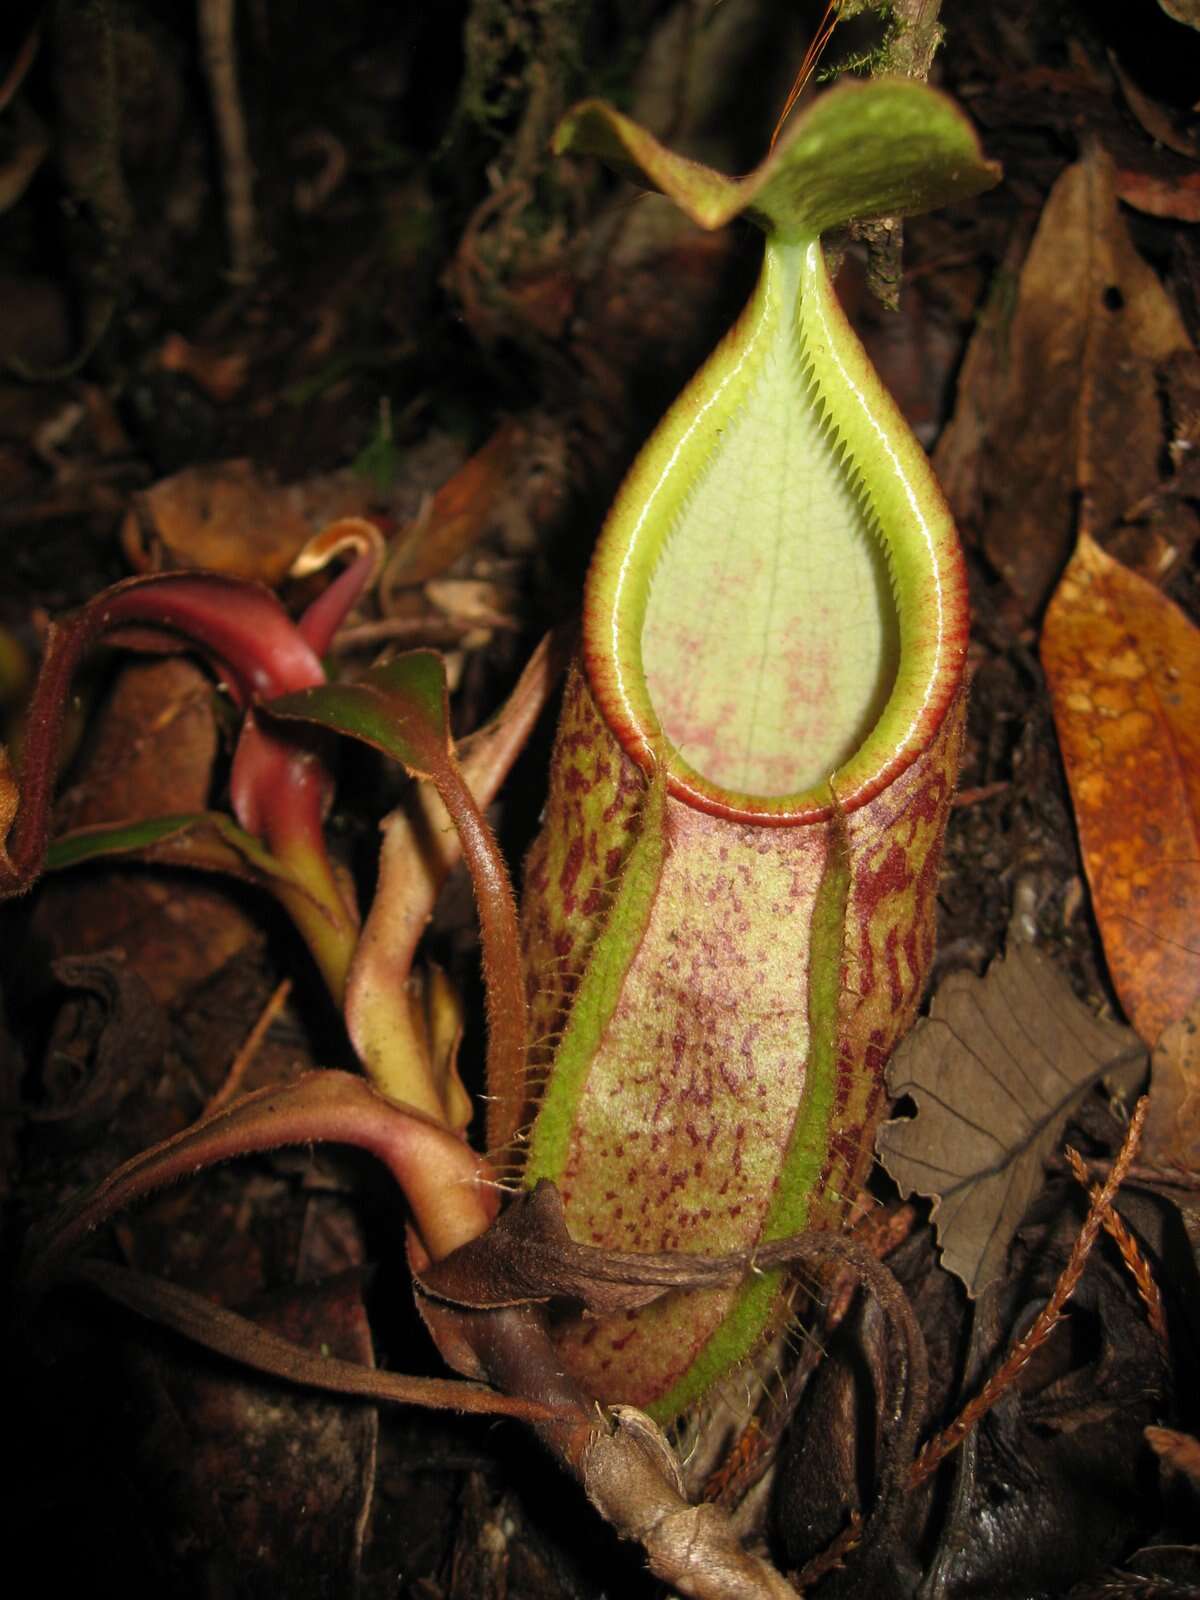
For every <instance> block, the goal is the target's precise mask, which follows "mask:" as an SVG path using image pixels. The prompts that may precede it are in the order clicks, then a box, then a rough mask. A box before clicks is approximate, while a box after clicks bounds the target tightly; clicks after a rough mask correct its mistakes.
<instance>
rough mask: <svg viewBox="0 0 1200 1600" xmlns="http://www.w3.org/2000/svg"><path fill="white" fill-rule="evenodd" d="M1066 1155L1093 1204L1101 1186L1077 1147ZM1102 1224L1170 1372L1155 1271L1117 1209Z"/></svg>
mask: <svg viewBox="0 0 1200 1600" xmlns="http://www.w3.org/2000/svg"><path fill="white" fill-rule="evenodd" d="M1066 1154H1067V1160H1068V1161H1069V1162H1070V1164H1071V1171H1072V1172H1073V1173H1074V1174H1075V1177H1076V1178H1077V1179H1078V1181H1079V1183H1080V1184H1081V1185H1082V1186H1083V1188H1085V1189H1086V1190H1087V1192H1088V1197H1089V1199H1090V1200H1091V1202H1092V1204H1093V1205H1095V1204H1096V1203H1097V1201H1098V1199H1099V1197H1100V1194H1101V1189H1100V1185H1099V1184H1098V1183H1090V1182H1089V1180H1088V1170H1087V1164H1086V1163H1085V1161H1084V1159H1083V1157H1082V1156H1081V1155H1080V1154H1079V1152H1078V1150H1072V1149H1071V1147H1070V1145H1068V1146H1067V1152H1066ZM1103 1223H1104V1230H1105V1232H1106V1233H1107V1234H1108V1235H1109V1237H1110V1238H1111V1239H1112V1241H1113V1243H1114V1244H1115V1245H1116V1247H1117V1249H1118V1250H1119V1251H1120V1252H1121V1260H1122V1261H1123V1262H1124V1263H1125V1265H1126V1266H1127V1267H1128V1268H1129V1271H1130V1274H1131V1276H1132V1278H1133V1281H1134V1283H1135V1284H1136V1285H1137V1292H1138V1295H1139V1297H1140V1299H1141V1302H1142V1304H1143V1305H1144V1306H1145V1308H1146V1321H1147V1322H1148V1323H1149V1324H1150V1327H1151V1329H1152V1331H1153V1333H1154V1336H1155V1338H1156V1339H1157V1340H1158V1346H1159V1352H1160V1354H1161V1356H1162V1359H1163V1363H1164V1365H1165V1366H1166V1367H1167V1370H1168V1371H1170V1363H1171V1347H1170V1339H1169V1336H1168V1333H1167V1316H1166V1312H1165V1311H1164V1309H1163V1299H1162V1293H1161V1291H1160V1289H1159V1287H1158V1284H1157V1282H1156V1281H1155V1277H1154V1274H1153V1273H1152V1272H1151V1270H1150V1263H1149V1262H1148V1261H1147V1260H1146V1258H1145V1256H1144V1255H1143V1254H1142V1250H1141V1246H1140V1245H1139V1244H1138V1242H1137V1240H1136V1239H1135V1238H1134V1236H1133V1234H1132V1233H1130V1231H1129V1229H1128V1228H1127V1227H1126V1225H1125V1222H1124V1219H1123V1218H1122V1217H1121V1215H1120V1213H1119V1212H1117V1211H1114V1210H1111V1209H1109V1210H1107V1211H1106V1212H1105V1213H1104V1217H1103Z"/></svg>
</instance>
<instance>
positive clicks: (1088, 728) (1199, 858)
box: [1041, 534, 1200, 1045]
mask: <svg viewBox="0 0 1200 1600" xmlns="http://www.w3.org/2000/svg"><path fill="white" fill-rule="evenodd" d="M1041 653H1042V665H1043V666H1044V667H1045V670H1046V677H1047V679H1048V681H1049V685H1050V693H1051V697H1052V700H1053V705H1054V720H1055V725H1056V727H1057V729H1058V738H1059V744H1060V745H1061V747H1062V753H1063V760H1064V762H1065V764H1066V769H1067V778H1068V781H1069V782H1070V786H1071V798H1072V800H1073V802H1074V806H1075V817H1076V822H1077V825H1078V828H1079V841H1080V845H1081V847H1082V851H1083V862H1084V866H1085V868H1086V870H1087V876H1088V882H1089V883H1090V885H1091V890H1092V903H1093V905H1094V907H1095V911H1096V919H1097V921H1098V923H1099V925H1100V933H1101V937H1102V938H1103V940H1104V950H1105V954H1106V956H1107V958H1108V966H1109V971H1110V973H1111V974H1112V980H1113V984H1114V986H1115V988H1116V991H1117V994H1118V995H1119V996H1120V1000H1121V1004H1122V1006H1124V1008H1125V1012H1126V1014H1127V1016H1128V1017H1129V1020H1130V1021H1131V1022H1132V1023H1133V1026H1134V1027H1135V1028H1136V1029H1137V1031H1138V1032H1139V1033H1140V1034H1141V1036H1142V1038H1143V1039H1145V1040H1146V1042H1147V1043H1148V1044H1151V1045H1153V1044H1154V1043H1155V1041H1156V1040H1157V1039H1158V1037H1159V1035H1160V1034H1161V1033H1162V1031H1163V1029H1164V1028H1165V1027H1166V1026H1167V1025H1168V1024H1169V1023H1172V1022H1174V1021H1175V1020H1176V1019H1177V1018H1179V1017H1181V1016H1183V1014H1184V1012H1186V1011H1187V1010H1188V1008H1189V1007H1190V1006H1191V1004H1192V1003H1193V1001H1195V1000H1196V998H1197V997H1198V996H1200V631H1198V630H1197V629H1196V628H1194V627H1193V626H1192V624H1191V623H1190V622H1189V621H1188V620H1187V618H1186V617H1185V616H1184V615H1183V613H1182V612H1181V611H1180V610H1179V608H1178V606H1175V605H1173V604H1172V603H1171V602H1170V601H1169V600H1167V599H1166V598H1165V597H1164V596H1163V595H1162V594H1161V593H1160V592H1159V591H1158V590H1157V589H1156V588H1155V587H1154V586H1153V584H1150V583H1147V582H1146V581H1145V580H1144V579H1142V578H1139V577H1138V576H1137V575H1136V574H1135V573H1133V572H1130V571H1129V569H1128V568H1126V567H1123V566H1121V565H1120V564H1119V563H1118V562H1116V561H1113V560H1112V558H1111V557H1110V556H1107V555H1106V554H1105V553H1104V551H1103V550H1102V549H1101V548H1100V546H1099V545H1098V544H1096V543H1095V541H1094V540H1092V539H1090V538H1088V537H1087V535H1086V534H1084V535H1082V536H1081V537H1080V539H1079V543H1078V544H1077V546H1076V549H1075V554H1074V556H1073V557H1072V559H1071V562H1070V565H1069V566H1068V567H1067V570H1066V572H1065V573H1064V574H1063V578H1062V581H1061V583H1060V584H1059V586H1058V590H1057V592H1056V593H1055V596H1054V599H1053V600H1052V601H1051V604H1050V608H1049V610H1048V612H1047V613H1046V622H1045V627H1044V629H1043V633H1042V646H1041Z"/></svg>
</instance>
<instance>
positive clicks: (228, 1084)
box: [201, 978, 292, 1117]
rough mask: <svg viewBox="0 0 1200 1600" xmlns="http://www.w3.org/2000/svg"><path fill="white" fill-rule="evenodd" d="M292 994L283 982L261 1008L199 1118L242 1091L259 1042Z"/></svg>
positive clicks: (290, 983) (290, 985)
mask: <svg viewBox="0 0 1200 1600" xmlns="http://www.w3.org/2000/svg"><path fill="white" fill-rule="evenodd" d="M291 992H292V980H291V979H290V978H285V979H284V980H283V982H282V983H281V984H280V985H279V987H278V988H277V989H276V990H275V992H274V994H273V995H272V996H271V998H270V999H269V1000H268V1001H267V1003H266V1005H265V1006H264V1007H263V1008H262V1012H261V1014H260V1015H259V1018H258V1021H257V1022H256V1023H255V1024H254V1026H253V1027H252V1028H251V1029H250V1032H249V1033H248V1034H247V1035H246V1038H245V1040H244V1042H243V1044H242V1047H241V1049H240V1050H239V1051H238V1053H237V1055H235V1056H234V1058H233V1060H232V1061H231V1062H230V1064H229V1071H228V1072H227V1073H226V1074H225V1082H224V1083H223V1084H222V1085H221V1087H220V1088H219V1089H218V1090H217V1092H216V1094H214V1095H213V1097H212V1099H211V1100H210V1101H209V1102H208V1104H207V1105H206V1106H205V1108H204V1110H203V1112H202V1113H201V1115H202V1116H205V1117H209V1116H211V1115H212V1114H213V1112H214V1111H219V1110H220V1109H221V1107H222V1106H227V1105H228V1104H229V1102H230V1101H231V1100H232V1099H233V1097H234V1096H235V1095H236V1094H237V1093H238V1091H239V1089H240V1088H241V1087H242V1082H243V1080H244V1079H245V1076H246V1073H247V1072H248V1071H249V1069H250V1064H251V1062H252V1061H253V1060H254V1058H255V1056H256V1055H257V1054H258V1052H259V1050H260V1049H261V1047H262V1042H263V1040H264V1039H265V1038H266V1036H267V1032H268V1030H269V1029H270V1026H271V1024H272V1023H273V1022H274V1021H275V1018H276V1017H277V1016H278V1015H279V1013H280V1012H281V1011H282V1010H283V1008H284V1005H285V1004H286V1003H287V997H288V995H290V994H291Z"/></svg>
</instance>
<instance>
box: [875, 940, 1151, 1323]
mask: <svg viewBox="0 0 1200 1600" xmlns="http://www.w3.org/2000/svg"><path fill="white" fill-rule="evenodd" d="M1144 1054H1145V1052H1144V1048H1143V1046H1142V1044H1141V1043H1140V1041H1139V1040H1138V1039H1137V1037H1136V1036H1135V1035H1134V1034H1133V1033H1131V1032H1130V1031H1129V1029H1128V1028H1123V1027H1120V1026H1119V1025H1118V1024H1116V1023H1113V1022H1105V1021H1102V1020H1101V1019H1100V1018H1099V1017H1095V1016H1093V1015H1092V1013H1091V1012H1090V1011H1088V1010H1087V1008H1086V1007H1085V1006H1084V1005H1082V1004H1081V1002H1080V1001H1078V1000H1077V999H1076V998H1075V996H1074V995H1073V994H1072V993H1071V991H1070V989H1069V988H1068V987H1067V984H1066V982H1065V980H1064V979H1063V978H1062V977H1061V976H1060V974H1059V973H1058V972H1057V971H1056V970H1055V968H1054V967H1053V966H1052V965H1051V963H1050V962H1049V961H1048V960H1047V959H1046V957H1045V956H1043V955H1041V954H1040V953H1039V952H1038V951H1037V950H1036V949H1035V948H1034V947H1033V946H1032V945H1013V946H1012V947H1011V948H1010V949H1009V951H1008V952H1007V954H1006V955H1004V956H1003V957H1002V958H1001V959H1000V960H998V961H994V962H993V963H992V965H991V967H990V968H989V969H988V972H987V976H986V977H984V978H976V977H975V976H974V975H973V974H972V973H967V972H955V973H951V975H950V976H949V977H948V978H947V979H946V980H945V982H944V983H943V984H942V985H941V987H940V988H939V990H938V992H937V994H936V995H935V996H934V999H933V1004H932V1007H931V1008H930V1015H929V1017H928V1019H926V1020H924V1021H921V1022H918V1023H917V1025H916V1027H915V1028H914V1029H913V1031H912V1033H910V1034H909V1036H908V1038H907V1039H905V1041H904V1042H903V1044H901V1046H900V1048H899V1049H898V1050H897V1051H896V1054H895V1055H894V1056H893V1058H892V1062H891V1065H890V1067H889V1068H888V1089H889V1090H890V1092H891V1093H892V1094H893V1095H894V1096H900V1095H911V1096H912V1098H913V1099H914V1100H915V1101H916V1104H917V1115H916V1116H915V1117H906V1118H899V1119H897V1120H895V1121H892V1122H885V1123H884V1124H883V1126H882V1128H880V1130H879V1136H878V1138H877V1140H876V1149H877V1150H878V1152H879V1156H880V1159H881V1160H882V1162H883V1164H884V1166H885V1167H886V1168H887V1170H888V1172H889V1173H890V1174H891V1176H892V1177H893V1178H894V1179H895V1181H896V1183H897V1184H898V1185H899V1187H900V1190H901V1193H903V1194H906V1195H907V1194H913V1193H916V1194H923V1195H929V1196H932V1197H933V1201H934V1205H933V1220H934V1222H935V1224H936V1226H937V1232H938V1242H939V1243H940V1245H941V1249H942V1262H943V1265H944V1266H945V1267H947V1268H948V1270H949V1271H951V1272H953V1273H955V1274H956V1275H957V1276H958V1277H959V1278H961V1279H962V1281H963V1283H964V1284H965V1285H966V1288H967V1293H968V1294H970V1295H971V1296H975V1295H977V1294H979V1293H980V1291H981V1290H982V1289H984V1288H986V1286H987V1285H988V1284H989V1283H991V1282H992V1281H993V1280H994V1279H995V1278H997V1277H998V1276H999V1275H1000V1273H1001V1272H1002V1271H1003V1269H1004V1262H1005V1257H1006V1255H1007V1252H1008V1246H1009V1242H1010V1241H1011V1239H1012V1237H1013V1234H1014V1233H1015V1232H1016V1230H1017V1228H1018V1227H1019V1226H1020V1223H1021V1220H1022V1218H1023V1217H1024V1215H1025V1212H1026V1211H1027V1209H1028V1207H1029V1204H1030V1202H1031V1201H1032V1200H1033V1199H1034V1197H1035V1196H1036V1194H1037V1193H1038V1191H1039V1189H1040V1188H1041V1187H1042V1181H1043V1167H1044V1164H1045V1162H1046V1160H1047V1159H1048V1158H1049V1157H1050V1155H1051V1154H1052V1153H1053V1151H1054V1147H1055V1145H1056V1144H1057V1142H1058V1139H1059V1135H1060V1133H1061V1131H1062V1127H1063V1124H1064V1122H1065V1121H1066V1119H1067V1116H1068V1115H1069V1113H1070V1112H1071V1110H1072V1108H1073V1107H1074V1106H1075V1105H1076V1104H1077V1102H1078V1101H1079V1100H1080V1099H1081V1098H1082V1097H1083V1095H1084V1093H1085V1092H1086V1091H1087V1090H1088V1089H1089V1088H1091V1086H1092V1085H1093V1084H1094V1083H1096V1081H1097V1080H1098V1079H1099V1078H1101V1077H1103V1076H1104V1075H1105V1074H1107V1073H1110V1072H1114V1071H1116V1070H1117V1069H1118V1068H1126V1069H1128V1068H1130V1067H1132V1066H1134V1065H1136V1064H1138V1063H1140V1062H1141V1061H1142V1059H1143V1058H1144Z"/></svg>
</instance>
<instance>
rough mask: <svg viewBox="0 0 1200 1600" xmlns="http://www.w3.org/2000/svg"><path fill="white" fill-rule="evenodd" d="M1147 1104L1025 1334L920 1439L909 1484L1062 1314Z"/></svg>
mask: <svg viewBox="0 0 1200 1600" xmlns="http://www.w3.org/2000/svg"><path fill="white" fill-rule="evenodd" d="M1149 1107H1150V1102H1149V1100H1148V1099H1147V1097H1146V1096H1145V1095H1143V1096H1142V1098H1141V1099H1140V1100H1139V1101H1138V1103H1137V1105H1136V1106H1135V1108H1134V1112H1133V1116H1132V1117H1131V1119H1130V1122H1129V1131H1128V1133H1127V1134H1126V1135H1125V1143H1124V1144H1123V1145H1122V1146H1121V1150H1120V1154H1119V1155H1118V1156H1117V1159H1116V1160H1115V1161H1114V1162H1113V1164H1112V1171H1111V1172H1110V1173H1109V1175H1108V1178H1107V1179H1106V1181H1105V1184H1104V1187H1103V1188H1102V1189H1099V1190H1098V1191H1097V1192H1096V1195H1095V1198H1094V1199H1093V1201H1092V1206H1091V1209H1090V1210H1089V1212H1088V1214H1087V1217H1086V1219H1085V1221H1084V1224H1083V1227H1082V1228H1081V1229H1080V1230H1079V1237H1078V1238H1077V1239H1076V1241H1075V1244H1074V1247H1073V1248H1072V1250H1071V1255H1070V1258H1069V1260H1068V1261H1067V1264H1066V1266H1065V1267H1064V1268H1063V1270H1062V1272H1061V1274H1060V1275H1059V1279H1058V1282H1057V1283H1056V1284H1055V1285H1054V1291H1053V1293H1052V1294H1051V1296H1050V1298H1049V1300H1047V1301H1046V1304H1045V1305H1044V1306H1043V1307H1042V1309H1041V1311H1040V1312H1039V1313H1038V1315H1037V1317H1036V1318H1035V1320H1034V1322H1033V1325H1032V1326H1031V1327H1030V1329H1029V1331H1028V1333H1026V1334H1025V1336H1024V1337H1023V1338H1021V1339H1018V1340H1017V1342H1016V1344H1015V1345H1014V1346H1013V1347H1012V1349H1011V1350H1010V1351H1009V1353H1008V1356H1007V1357H1006V1358H1005V1360H1004V1362H1003V1363H1002V1364H1001V1365H1000V1367H998V1368H997V1370H996V1371H995V1372H994V1373H993V1374H992V1376H991V1377H990V1378H989V1379H988V1381H987V1382H986V1383H985V1384H984V1386H983V1388H982V1389H981V1390H980V1391H979V1393H978V1394H977V1395H976V1396H975V1398H974V1399H973V1400H969V1401H968V1402H967V1404H966V1405H965V1406H964V1407H963V1409H962V1411H961V1412H960V1413H959V1414H958V1416H957V1417H956V1418H955V1419H954V1421H953V1422H952V1423H951V1424H950V1426H949V1427H948V1428H944V1429H943V1430H942V1432H941V1433H939V1434H936V1435H935V1436H934V1437H933V1438H932V1439H931V1440H930V1441H929V1442H928V1444H926V1446H925V1448H924V1449H923V1450H922V1451H921V1453H920V1455H919V1456H918V1457H917V1459H916V1460H915V1461H914V1462H913V1464H912V1469H911V1471H910V1473H909V1479H908V1484H909V1488H910V1489H916V1488H919V1487H920V1485H921V1484H923V1483H924V1482H925V1481H926V1479H928V1478H930V1477H932V1476H933V1474H934V1473H935V1472H936V1471H937V1469H938V1467H939V1466H940V1465H941V1463H942V1462H943V1461H944V1460H945V1458H946V1457H947V1456H948V1455H950V1454H951V1452H952V1451H954V1450H957V1449H958V1447H959V1445H960V1444H962V1442H963V1440H964V1439H965V1438H966V1437H967V1435H968V1434H969V1433H970V1432H971V1430H972V1429H973V1428H974V1427H975V1426H976V1424H977V1423H979V1422H980V1421H981V1420H982V1419H983V1418H984V1417H985V1416H986V1415H987V1413H988V1412H989V1411H990V1410H991V1409H992V1407H993V1406H994V1405H995V1404H996V1402H997V1400H999V1399H1000V1397H1001V1396H1002V1395H1003V1394H1005V1393H1007V1391H1008V1390H1009V1389H1010V1388H1011V1387H1012V1385H1013V1383H1014V1382H1015V1381H1016V1378H1017V1375H1018V1374H1019V1373H1020V1371H1021V1370H1022V1368H1023V1367H1024V1366H1025V1364H1026V1363H1027V1362H1028V1360H1029V1359H1030V1357H1031V1356H1032V1355H1033V1353H1034V1351H1035V1350H1037V1349H1038V1348H1039V1347H1040V1346H1041V1345H1043V1344H1044V1343H1045V1342H1046V1340H1047V1339H1048V1338H1049V1336H1050V1334H1051V1332H1052V1331H1053V1329H1054V1328H1055V1327H1056V1325H1057V1324H1058V1322H1059V1321H1060V1319H1061V1317H1062V1315H1063V1308H1064V1307H1065V1306H1066V1303H1067V1301H1068V1300H1069V1299H1070V1298H1071V1296H1072V1295H1073V1294H1074V1292H1075V1289H1076V1287H1077V1285H1078V1283H1079V1280H1080V1278H1081V1277H1082V1275H1083V1269H1084V1267H1085V1265H1086V1264H1087V1258H1088V1256H1089V1255H1090V1254H1091V1252H1092V1246H1093V1245H1094V1244H1095V1242H1096V1239H1097V1238H1098V1236H1099V1233H1100V1229H1101V1228H1102V1227H1104V1225H1105V1217H1106V1215H1107V1214H1108V1213H1109V1212H1110V1211H1111V1208H1112V1202H1113V1198H1114V1196H1115V1195H1116V1193H1117V1190H1118V1189H1119V1188H1120V1187H1121V1184H1122V1183H1123V1182H1124V1179H1125V1175H1126V1173H1127V1171H1128V1169H1129V1167H1130V1165H1131V1164H1132V1162H1133V1158H1134V1155H1135V1154H1136V1152H1137V1147H1138V1141H1139V1140H1140V1139H1141V1136H1142V1127H1143V1124H1144V1123H1145V1121H1146V1113H1147V1111H1148V1110H1149Z"/></svg>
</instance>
